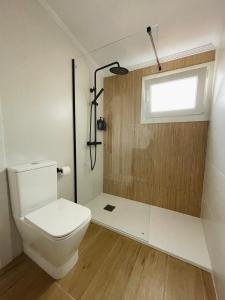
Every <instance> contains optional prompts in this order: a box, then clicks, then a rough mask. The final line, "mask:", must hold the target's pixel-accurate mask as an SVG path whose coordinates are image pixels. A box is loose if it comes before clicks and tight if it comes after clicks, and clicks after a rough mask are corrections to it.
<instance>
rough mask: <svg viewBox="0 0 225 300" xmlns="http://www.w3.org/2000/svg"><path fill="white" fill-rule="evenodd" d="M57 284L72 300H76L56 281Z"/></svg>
mask: <svg viewBox="0 0 225 300" xmlns="http://www.w3.org/2000/svg"><path fill="white" fill-rule="evenodd" d="M55 284H56V285H57V286H58V288H59V289H60V290H61V291H62V292H63V293H64V294H65V295H67V296H68V297H69V298H70V299H71V300H76V299H75V298H74V297H73V296H72V295H71V294H70V293H68V292H67V291H66V290H64V289H63V287H62V286H61V285H60V284H59V283H58V282H57V281H56V282H55Z"/></svg>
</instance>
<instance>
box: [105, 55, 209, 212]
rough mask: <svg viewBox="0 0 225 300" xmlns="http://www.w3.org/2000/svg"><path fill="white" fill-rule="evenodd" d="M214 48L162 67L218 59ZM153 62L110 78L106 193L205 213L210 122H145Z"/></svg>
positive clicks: (107, 115)
mask: <svg viewBox="0 0 225 300" xmlns="http://www.w3.org/2000/svg"><path fill="white" fill-rule="evenodd" d="M214 59H215V52H214V51H209V52H205V53H201V54H197V55H193V56H189V57H185V58H182V59H177V60H174V61H171V62H166V63H163V64H162V72H163V71H169V70H174V69H178V68H184V67H188V66H192V65H196V64H200V63H205V62H209V61H213V60H214ZM154 73H157V67H156V66H151V67H148V68H143V69H139V70H135V71H132V72H130V73H129V74H128V75H127V76H112V77H107V78H105V80H104V88H105V92H104V116H105V118H106V121H107V125H108V127H107V131H106V132H105V133H104V192H105V193H109V194H113V195H117V196H121V197H125V198H129V199H133V200H136V201H140V202H145V203H149V204H153V205H157V206H160V207H164V208H168V209H172V210H175V211H179V212H183V213H186V214H190V215H193V216H199V215H200V209H201V196H202V184H203V175H204V164H205V152H206V143H207V131H208V122H184V123H161V124H140V115H141V113H140V109H141V83H142V77H143V76H147V75H150V74H154Z"/></svg>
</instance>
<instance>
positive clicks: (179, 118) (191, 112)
mask: <svg viewBox="0 0 225 300" xmlns="http://www.w3.org/2000/svg"><path fill="white" fill-rule="evenodd" d="M202 68H206V77H205V80H204V79H203V80H200V82H199V83H198V86H199V84H200V85H202V84H204V87H202V88H203V93H202V94H198V97H197V99H196V108H194V109H188V110H177V111H175V110H174V111H163V112H151V111H150V107H149V106H150V101H151V100H150V99H149V98H150V96H149V92H148V91H149V87H150V82H151V81H152V82H154V81H156V80H157V79H158V78H159V79H160V80H161V81H162V82H163V79H164V78H165V82H166V81H167V80H166V78H167V77H170V76H171V79H172V78H175V79H176V78H179V75H180V76H181V77H180V78H182V75H183V74H182V73H185V72H187V71H189V72H188V73H191V71H192V70H197V69H202ZM213 68H214V62H209V63H204V64H200V65H195V66H191V67H187V68H181V69H177V70H173V71H169V72H163V73H158V74H154V75H150V76H145V77H142V100H141V124H148V123H172V122H193V121H207V120H209V115H210V101H211V98H212V80H213ZM184 78H185V76H184ZM197 89H198V87H197ZM199 90H201V87H200V88H199Z"/></svg>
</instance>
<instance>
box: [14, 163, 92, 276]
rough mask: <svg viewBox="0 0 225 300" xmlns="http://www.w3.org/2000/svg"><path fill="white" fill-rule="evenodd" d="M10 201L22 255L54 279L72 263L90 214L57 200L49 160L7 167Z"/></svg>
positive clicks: (52, 165) (54, 175) (54, 172)
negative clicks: (21, 242)
mask: <svg viewBox="0 0 225 300" xmlns="http://www.w3.org/2000/svg"><path fill="white" fill-rule="evenodd" d="M8 178H9V187H10V198H11V204H12V211H13V216H14V219H15V222H16V226H17V228H18V230H19V233H20V235H21V237H22V240H23V248H24V252H25V253H26V254H27V255H28V256H29V257H30V258H31V259H32V260H33V261H35V262H36V263H37V264H38V265H39V266H40V267H41V268H42V269H44V270H45V271H46V272H47V273H48V274H49V275H50V276H52V277H53V278H55V279H59V278H62V277H63V276H65V275H66V274H67V273H68V272H69V270H70V269H71V268H72V267H73V266H74V265H75V264H76V262H77V260H78V247H79V245H80V242H81V240H82V238H83V236H84V234H85V232H86V230H87V228H88V225H89V222H90V220H91V212H90V210H89V209H88V208H86V207H83V206H81V205H79V204H75V203H74V202H71V201H68V200H66V199H63V198H61V199H57V164H56V162H53V161H46V162H40V163H32V164H26V165H20V166H16V167H11V168H8Z"/></svg>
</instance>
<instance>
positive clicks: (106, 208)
mask: <svg viewBox="0 0 225 300" xmlns="http://www.w3.org/2000/svg"><path fill="white" fill-rule="evenodd" d="M115 208H116V207H115V206H113V205H110V204H107V205H106V206H105V207H104V209H105V210H108V211H113V210H114V209H115Z"/></svg>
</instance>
